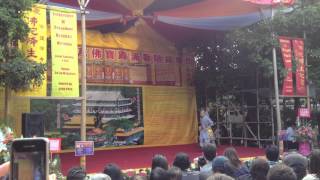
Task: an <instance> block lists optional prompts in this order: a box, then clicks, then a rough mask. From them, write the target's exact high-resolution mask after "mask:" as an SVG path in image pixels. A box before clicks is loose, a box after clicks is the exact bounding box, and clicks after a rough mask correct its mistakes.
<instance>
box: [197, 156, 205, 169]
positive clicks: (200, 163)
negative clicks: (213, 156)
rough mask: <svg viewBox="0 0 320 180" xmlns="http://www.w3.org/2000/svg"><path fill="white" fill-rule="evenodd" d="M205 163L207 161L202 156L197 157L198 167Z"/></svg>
mask: <svg viewBox="0 0 320 180" xmlns="http://www.w3.org/2000/svg"><path fill="white" fill-rule="evenodd" d="M206 164H207V161H206V159H205V158H204V157H199V158H198V168H200V167H203V166H204V165H206Z"/></svg>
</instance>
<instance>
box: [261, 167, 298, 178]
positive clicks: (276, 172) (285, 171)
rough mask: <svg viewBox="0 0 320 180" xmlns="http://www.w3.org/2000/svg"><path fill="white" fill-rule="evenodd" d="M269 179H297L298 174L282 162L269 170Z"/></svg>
mask: <svg viewBox="0 0 320 180" xmlns="http://www.w3.org/2000/svg"><path fill="white" fill-rule="evenodd" d="M267 180H297V176H296V174H295V173H294V171H293V170H292V168H290V167H289V166H286V165H285V164H282V163H281V164H276V165H274V166H273V167H272V168H271V169H270V170H269V172H268V175H267Z"/></svg>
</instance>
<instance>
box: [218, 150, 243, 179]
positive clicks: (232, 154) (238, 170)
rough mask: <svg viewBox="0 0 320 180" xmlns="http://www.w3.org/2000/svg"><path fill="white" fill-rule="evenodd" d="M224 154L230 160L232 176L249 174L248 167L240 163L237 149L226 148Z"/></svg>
mask: <svg viewBox="0 0 320 180" xmlns="http://www.w3.org/2000/svg"><path fill="white" fill-rule="evenodd" d="M224 156H225V157H227V158H228V159H229V161H230V164H231V166H232V168H233V171H234V176H233V177H239V176H242V175H245V174H249V169H248V168H247V167H246V166H245V165H243V164H242V162H241V161H240V159H239V157H238V154H237V151H236V150H235V149H234V148H232V147H230V148H227V149H226V150H225V151H224Z"/></svg>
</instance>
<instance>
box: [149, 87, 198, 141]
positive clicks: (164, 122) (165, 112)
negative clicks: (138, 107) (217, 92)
mask: <svg viewBox="0 0 320 180" xmlns="http://www.w3.org/2000/svg"><path fill="white" fill-rule="evenodd" d="M143 113H144V117H143V118H144V144H145V145H154V146H160V145H176V144H191V143H196V142H197V138H198V121H197V116H196V114H197V112H196V96H195V91H194V88H191V87H190V88H186V87H168V86H167V87H166V86H157V87H155V86H148V87H143Z"/></svg>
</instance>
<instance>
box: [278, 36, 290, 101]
mask: <svg viewBox="0 0 320 180" xmlns="http://www.w3.org/2000/svg"><path fill="white" fill-rule="evenodd" d="M279 42H280V48H281V52H282V60H283V64H284V67H285V69H286V71H287V75H286V77H285V78H284V80H283V85H282V95H284V96H292V95H293V80H292V50H291V40H290V39H289V38H287V37H279Z"/></svg>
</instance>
